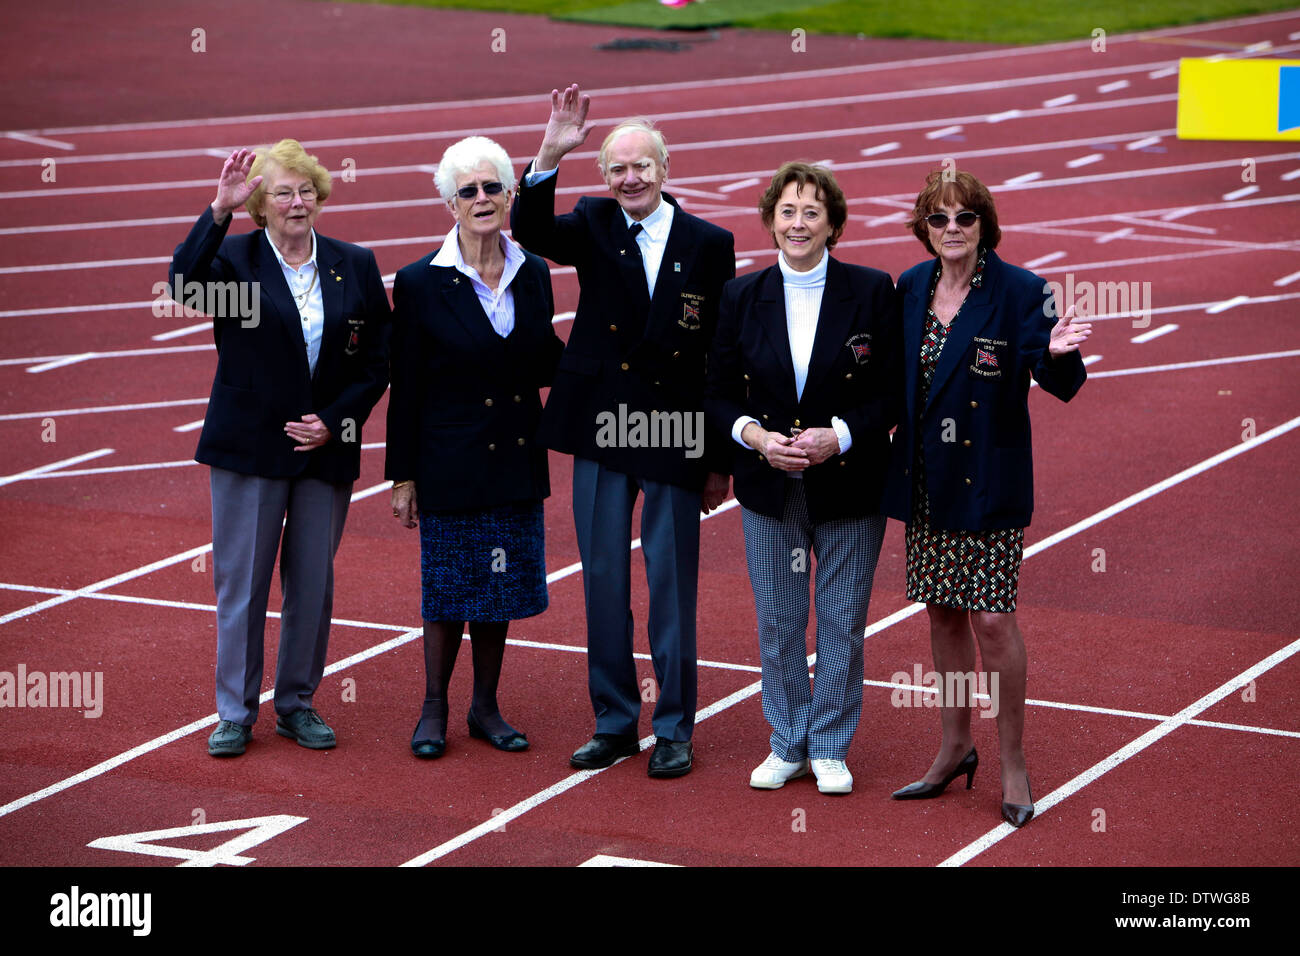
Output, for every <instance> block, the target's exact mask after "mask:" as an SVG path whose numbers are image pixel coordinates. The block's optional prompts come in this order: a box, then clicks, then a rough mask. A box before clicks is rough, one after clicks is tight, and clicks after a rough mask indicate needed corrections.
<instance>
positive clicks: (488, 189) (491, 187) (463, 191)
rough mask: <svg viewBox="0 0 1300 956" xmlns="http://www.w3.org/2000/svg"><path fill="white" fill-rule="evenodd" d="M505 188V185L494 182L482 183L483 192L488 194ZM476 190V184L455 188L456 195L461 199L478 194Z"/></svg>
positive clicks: (492, 194)
mask: <svg viewBox="0 0 1300 956" xmlns="http://www.w3.org/2000/svg"><path fill="white" fill-rule="evenodd" d="M505 188H506V187H505V186H502V185H501V184H500V183H496V182H493V183H483V192H484V193H486V194H487V195H489V196H496V195H498V194H499V193H500V192H501V191H502V190H503V189H505ZM478 190H479V187H478V185H477V184H476V185H473V186H461V187H460V189H457V190H456V195H457V196H459V197H460V198H461V199H474V198H475V197H477V196H478Z"/></svg>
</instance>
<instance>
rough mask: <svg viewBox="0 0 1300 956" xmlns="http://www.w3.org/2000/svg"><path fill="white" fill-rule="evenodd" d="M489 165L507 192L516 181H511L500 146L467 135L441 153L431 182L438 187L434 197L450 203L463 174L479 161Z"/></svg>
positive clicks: (507, 161) (507, 159) (507, 160)
mask: <svg viewBox="0 0 1300 956" xmlns="http://www.w3.org/2000/svg"><path fill="white" fill-rule="evenodd" d="M484 161H486V162H489V163H491V164H492V165H493V167H495V168H496V171H497V178H498V179H499V180H501V185H502V186H504V187H505V188H506V189H507V190H512V189H514V188H515V185H516V184H517V183H518V182H519V180H517V179H516V178H515V170H514V167H513V166H511V165H510V157H509V156H508V155H507V154H506V151H505V150H504V149H502V148H501V145H500V144H499V143H497V142H495V141H494V140H490V139H488V138H487V137H486V136H467V137H465V138H464V139H462V140H460V141H459V142H456V143H452V144H451V145H450V146H448V147H447V151H446V152H445V153H443V154H442V161H441V162H439V163H438V171H437V172H436V173H434V174H433V183H434V185H435V186H437V187H438V195H440V196H441V197H442V198H443V200H444V201H446V202H451V200H452V197H453V196H455V195H456V180H457V178H458V177H460V176H464V175H465V174H466V173H472V172H474V171H475V170H476V169H478V168H479V166H480V165H482V164H483V162H484Z"/></svg>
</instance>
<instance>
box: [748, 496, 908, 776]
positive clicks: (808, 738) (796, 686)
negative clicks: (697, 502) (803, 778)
mask: <svg viewBox="0 0 1300 956" xmlns="http://www.w3.org/2000/svg"><path fill="white" fill-rule="evenodd" d="M741 521H742V523H743V526H744V529H745V560H746V563H747V564H748V565H749V581H750V584H751V585H752V586H753V588H754V610H755V612H756V614H757V617H758V648H759V657H760V659H761V661H762V664H763V716H764V717H766V718H767V722H768V723H769V724H771V725H772V737H771V747H772V752H773V753H774V754H776V755H777V756H778V757H780V758H781V759H782V760H788V761H791V762H797V761H800V760H803V759H804V758H811V759H814V760H816V759H831V760H843V759H844V758H845V756H846V755H847V754H848V752H849V744H850V743H852V742H853V733H854V731H855V730H857V726H858V718H859V717H860V716H861V714H862V641H863V637H864V633H865V631H866V627H867V604H868V602H869V600H870V598H871V584H872V579H873V578H874V577H875V573H876V559H877V558H879V557H880V546H881V544H882V543H883V541H884V537H885V519H884V517H883V516H881V515H869V516H867V517H864V518H845V519H840V520H835V521H823V522H821V523H819V524H814V523H813V522H812V521H810V520H809V518H808V505H807V500H806V498H805V492H804V483H803V481H801V480H798V479H787V480H786V499H785V513H784V514H783V515H782V517H781V519H780V520H778V519H776V518H769V517H766V516H765V515H760V514H757V513H756V512H753V511H750V510H749V509H747V508H741ZM814 556H815V557H816V559H817V580H816V582H815V584H814V593H815V595H816V606H817V663H816V669H815V671H814V677H813V682H812V688H811V690H810V689H809V686H808V658H807V652H808V638H807V631H808V610H809V607H808V577H809V570H810V568H811V567H812V560H811V559H812V558H813V557H814Z"/></svg>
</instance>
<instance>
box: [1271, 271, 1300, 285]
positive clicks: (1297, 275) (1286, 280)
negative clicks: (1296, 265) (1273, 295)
mask: <svg viewBox="0 0 1300 956" xmlns="http://www.w3.org/2000/svg"><path fill="white" fill-rule="evenodd" d="M1296 279H1300V272H1293V273H1291V274H1290V275H1287V276H1283V277H1282V278H1280V279H1274V280H1273V285H1275V286H1277V287H1278V288H1279V289H1280V288H1282V287H1283V286H1288V285H1290V284H1291V283H1292V282H1295V280H1296Z"/></svg>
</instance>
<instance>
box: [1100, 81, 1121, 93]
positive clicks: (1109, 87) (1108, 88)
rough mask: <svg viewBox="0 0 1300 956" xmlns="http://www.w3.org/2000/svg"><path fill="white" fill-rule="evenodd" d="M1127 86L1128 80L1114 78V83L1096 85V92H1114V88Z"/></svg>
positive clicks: (1119, 88)
mask: <svg viewBox="0 0 1300 956" xmlns="http://www.w3.org/2000/svg"><path fill="white" fill-rule="evenodd" d="M1127 88H1128V80H1116V81H1115V82H1114V83H1103V84H1101V86H1099V87H1097V92H1098V93H1114V92H1115V91H1116V90H1123V89H1127Z"/></svg>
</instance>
